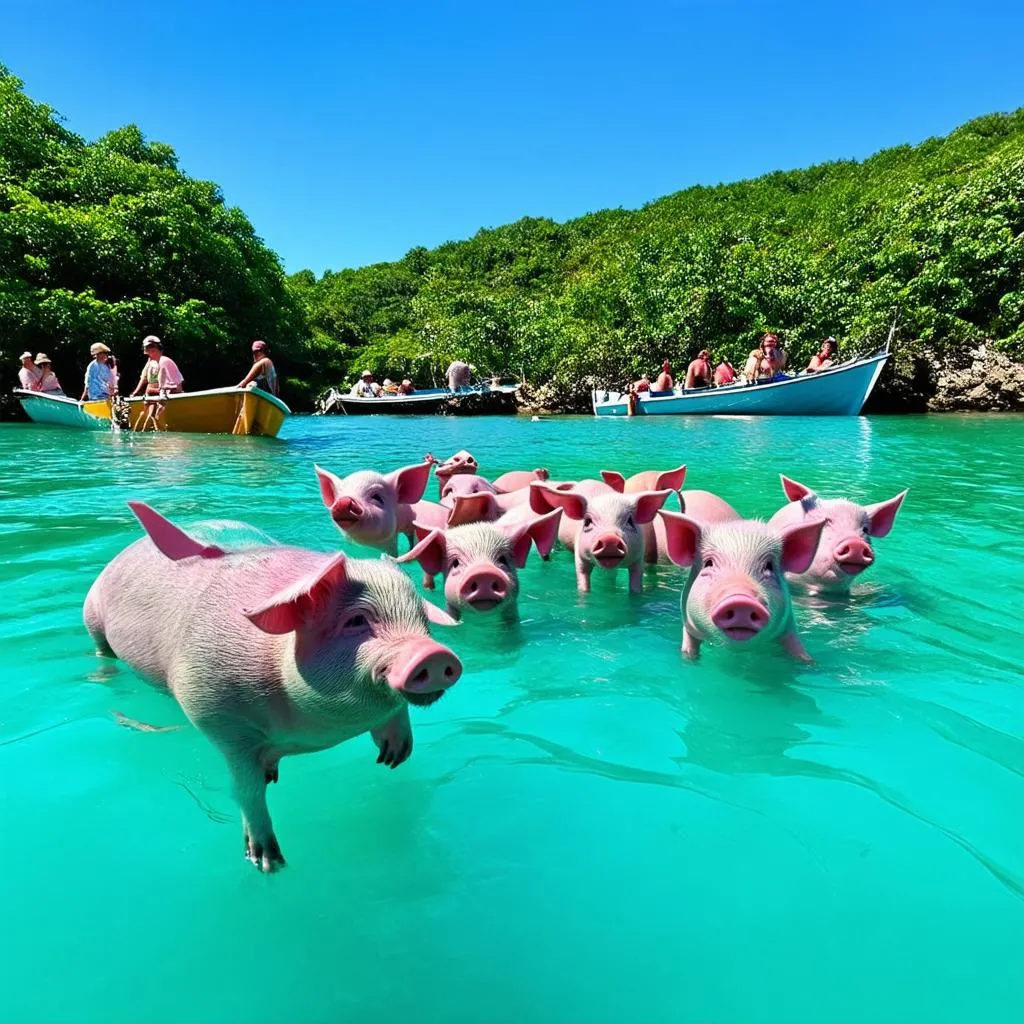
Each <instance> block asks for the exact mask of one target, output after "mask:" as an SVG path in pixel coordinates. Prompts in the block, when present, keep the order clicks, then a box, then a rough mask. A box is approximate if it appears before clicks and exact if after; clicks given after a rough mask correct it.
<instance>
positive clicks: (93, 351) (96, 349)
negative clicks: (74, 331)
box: [89, 341, 110, 356]
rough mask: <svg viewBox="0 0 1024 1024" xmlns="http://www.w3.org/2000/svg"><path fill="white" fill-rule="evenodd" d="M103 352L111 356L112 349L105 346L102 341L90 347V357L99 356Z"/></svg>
mask: <svg viewBox="0 0 1024 1024" xmlns="http://www.w3.org/2000/svg"><path fill="white" fill-rule="evenodd" d="M101 352H107V353H108V354H109V352H110V349H109V348H107V346H106V345H104V344H103V342H102V341H97V342H96V343H95V344H93V345H90V346H89V355H91V356H98V355H99V354H100V353H101Z"/></svg>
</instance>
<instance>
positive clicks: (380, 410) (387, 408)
mask: <svg viewBox="0 0 1024 1024" xmlns="http://www.w3.org/2000/svg"><path fill="white" fill-rule="evenodd" d="M517 390H518V388H517V387H514V386H499V387H490V386H487V385H483V386H474V387H468V388H460V389H459V390H458V391H450V390H449V389H448V388H429V389H427V390H424V391H417V392H415V393H414V394H412V395H382V396H380V397H379V398H356V397H355V396H354V395H342V394H339V393H338V392H334V393H333V394H332V395H331V397H330V398H329V399H328V400H327V402H326V403H325V405H324V406H323V411H324V412H340V413H343V414H344V415H348V416H432V415H436V414H438V413H444V414H446V415H447V414H450V415H455V416H460V415H461V416H481V415H487V414H493V415H501V414H503V413H507V414H514V413H515V412H516V397H515V396H516V391H517Z"/></svg>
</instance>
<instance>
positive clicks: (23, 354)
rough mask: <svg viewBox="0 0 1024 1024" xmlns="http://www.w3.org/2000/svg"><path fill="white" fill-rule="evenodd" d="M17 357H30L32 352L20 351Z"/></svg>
mask: <svg viewBox="0 0 1024 1024" xmlns="http://www.w3.org/2000/svg"><path fill="white" fill-rule="evenodd" d="M18 358H19V359H31V358H32V353H31V352H22V353H21V355H20V356H18Z"/></svg>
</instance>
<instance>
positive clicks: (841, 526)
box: [771, 476, 907, 592]
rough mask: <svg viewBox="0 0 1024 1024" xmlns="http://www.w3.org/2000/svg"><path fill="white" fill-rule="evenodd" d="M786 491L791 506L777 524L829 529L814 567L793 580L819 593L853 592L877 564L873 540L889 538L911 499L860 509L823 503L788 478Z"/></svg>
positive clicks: (832, 501)
mask: <svg viewBox="0 0 1024 1024" xmlns="http://www.w3.org/2000/svg"><path fill="white" fill-rule="evenodd" d="M782 489H783V491H784V492H785V495H786V497H787V498H789V504H788V505H786V506H784V507H783V508H781V509H779V511H778V512H776V513H775V515H773V516H772V518H771V523H772V525H774V526H777V527H779V528H782V527H786V526H791V525H792V524H794V523H802V522H820V523H823V524H824V530H823V531H822V534H821V543H820V544H819V545H818V553H817V554H816V555H815V558H814V562H813V563H812V564H811V565H810V567H809V568H807V569H806V570H805V571H804V572H801V573H794V575H793V576H792V580H793V582H794V583H799V584H800V585H801V586H804V587H808V588H811V589H813V590H825V591H838V592H843V591H848V590H849V589H850V584H851V583H852V582H853V581H854V580H855V579H856V578H857V577H858V576H859V575H860V574H861V573H862V572H864V570H865V569H868V568H870V567H871V566H872V565H873V564H874V561H875V551H874V548H873V547H872V544H871V538H872V537H884V536H886V534H888V533H889V531H890V530H891V529H892V527H893V523H894V522H895V521H896V513H897V512H899V510H900V505H902V504H903V499H904V498H905V497H906V496H907V492H906V491H901V492H900V493H899V494H897V495H896V497H895V498H890V499H889V500H888V501H880V502H878V503H877V504H876V505H858V504H857V503H856V502H853V501H847V500H845V499H843V498H819V497H818V495H817V494H815V493H814V491H812V490H811V489H810V488H809V487H805V486H804V485H803V484H799V483H797V482H796V481H795V480H790V479H789V478H788V477H785V476H784V477H782Z"/></svg>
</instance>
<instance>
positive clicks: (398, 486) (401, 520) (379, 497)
mask: <svg viewBox="0 0 1024 1024" xmlns="http://www.w3.org/2000/svg"><path fill="white" fill-rule="evenodd" d="M314 468H315V469H316V475H317V479H318V480H319V481H320V497H321V498H322V499H323V503H324V505H326V506H327V508H328V509H329V510H330V513H331V518H332V519H333V520H334V525H335V526H337V527H338V529H339V530H341V531H342V532H343V533H345V534H347V535H348V536H349V537H351V538H352V539H353V540H354V541H357V542H358V543H360V544H365V545H367V547H371V548H379V549H380V550H382V551H385V552H387V553H388V554H391V555H396V554H398V538H399V536H400V535H402V534H404V535H405V536H406V537H408V538H409V542H410V543H412V540H413V530H412V524H413V519H414V512H413V509H412V506H413V505H415V504H416V502H418V501H420V500H421V499H422V498H423V492H424V491H425V490H426V489H427V481H428V480H429V479H430V463H429V462H420V463H417V464H415V465H413V466H405V467H404V468H402V469H396V470H395V471H394V472H393V473H387V474H382V473H375V472H374V471H373V470H360V471H359V472H356V473H350V474H349V475H348V476H346V477H339V476H335V475H334V474H333V473H331V472H329V471H328V470H326V469H321V468H320V467H319V466H315V467H314Z"/></svg>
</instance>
